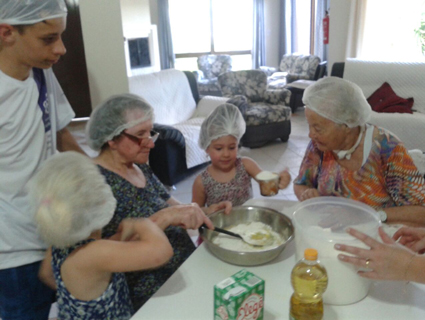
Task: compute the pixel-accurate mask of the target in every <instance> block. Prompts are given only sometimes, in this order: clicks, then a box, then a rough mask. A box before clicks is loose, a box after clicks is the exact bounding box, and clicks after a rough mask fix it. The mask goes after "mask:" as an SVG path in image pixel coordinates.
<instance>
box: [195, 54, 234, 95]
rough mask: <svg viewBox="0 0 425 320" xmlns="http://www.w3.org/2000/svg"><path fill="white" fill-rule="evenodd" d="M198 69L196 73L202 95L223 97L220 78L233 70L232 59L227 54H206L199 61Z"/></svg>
mask: <svg viewBox="0 0 425 320" xmlns="http://www.w3.org/2000/svg"><path fill="white" fill-rule="evenodd" d="M197 63H198V69H199V70H197V71H194V72H193V73H194V74H195V76H196V78H197V81H198V90H199V94H201V95H210V96H219V97H220V96H221V90H220V86H219V85H218V76H219V75H220V74H222V73H225V72H227V71H231V70H232V57H231V56H230V55H227V54H219V55H215V54H206V55H203V56H200V57H199V58H198V60H197Z"/></svg>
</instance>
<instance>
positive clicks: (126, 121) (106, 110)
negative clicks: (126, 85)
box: [86, 93, 154, 151]
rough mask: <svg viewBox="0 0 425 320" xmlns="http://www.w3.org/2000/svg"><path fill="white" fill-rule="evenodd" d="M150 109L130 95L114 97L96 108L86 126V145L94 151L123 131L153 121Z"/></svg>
mask: <svg viewBox="0 0 425 320" xmlns="http://www.w3.org/2000/svg"><path fill="white" fill-rule="evenodd" d="M153 116H154V115H153V109H152V107H151V106H150V105H149V104H148V103H147V102H146V101H145V100H143V99H142V98H141V97H139V96H136V95H134V94H131V93H126V94H120V95H115V96H112V97H110V98H108V99H107V100H106V101H104V102H103V103H101V104H100V105H99V106H98V107H96V108H95V109H94V110H93V111H92V113H91V115H90V120H89V121H88V123H87V126H86V139H87V143H88V145H89V146H90V147H91V148H92V149H93V150H96V151H99V150H100V149H101V148H102V146H103V145H104V144H105V143H106V142H108V141H110V140H112V139H113V138H114V137H116V136H118V135H119V134H120V133H121V132H123V131H124V130H125V129H128V128H131V127H134V126H135V125H137V124H139V123H142V122H145V121H147V120H152V121H153Z"/></svg>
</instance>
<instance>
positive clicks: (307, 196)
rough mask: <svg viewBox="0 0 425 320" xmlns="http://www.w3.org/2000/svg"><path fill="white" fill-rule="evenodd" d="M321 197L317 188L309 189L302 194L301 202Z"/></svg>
mask: <svg viewBox="0 0 425 320" xmlns="http://www.w3.org/2000/svg"><path fill="white" fill-rule="evenodd" d="M316 197H320V194H319V191H318V190H317V189H316V188H308V189H306V190H304V192H303V193H301V196H300V201H304V200H307V199H311V198H316Z"/></svg>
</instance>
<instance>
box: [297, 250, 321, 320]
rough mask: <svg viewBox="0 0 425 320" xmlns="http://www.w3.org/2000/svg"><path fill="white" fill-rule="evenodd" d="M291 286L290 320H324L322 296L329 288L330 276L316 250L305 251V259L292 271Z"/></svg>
mask: <svg viewBox="0 0 425 320" xmlns="http://www.w3.org/2000/svg"><path fill="white" fill-rule="evenodd" d="M291 284H292V287H293V288H294V293H293V294H292V297H291V302H290V310H289V319H290V320H321V319H323V299H322V294H323V293H324V292H325V290H326V287H327V286H328V275H327V273H326V269H325V268H324V267H323V266H322V265H321V264H320V262H319V260H317V250H316V249H306V250H305V251H304V258H303V259H301V260H300V261H299V262H298V263H297V264H296V265H295V266H294V268H293V269H292V273H291Z"/></svg>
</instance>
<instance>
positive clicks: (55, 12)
mask: <svg viewBox="0 0 425 320" xmlns="http://www.w3.org/2000/svg"><path fill="white" fill-rule="evenodd" d="M0 8H1V9H0V23H7V24H10V25H27V24H35V23H38V22H41V21H44V20H49V19H55V18H60V17H65V16H66V14H67V12H68V10H67V9H66V4H65V0H0Z"/></svg>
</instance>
